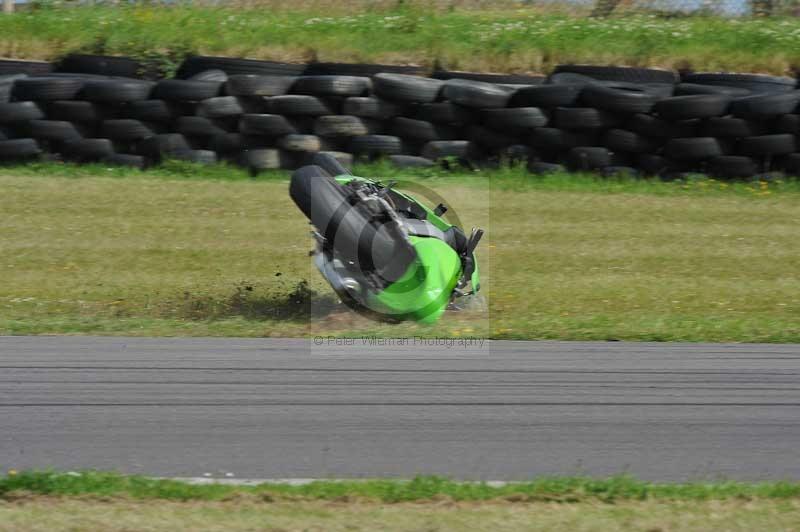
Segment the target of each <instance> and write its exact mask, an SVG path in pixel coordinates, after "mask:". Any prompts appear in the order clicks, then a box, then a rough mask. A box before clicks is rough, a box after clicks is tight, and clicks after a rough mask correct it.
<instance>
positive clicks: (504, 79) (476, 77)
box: [431, 70, 547, 85]
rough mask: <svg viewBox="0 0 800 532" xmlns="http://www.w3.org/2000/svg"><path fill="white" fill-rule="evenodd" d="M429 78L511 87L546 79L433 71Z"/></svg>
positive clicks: (534, 83)
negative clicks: (464, 80)
mask: <svg viewBox="0 0 800 532" xmlns="http://www.w3.org/2000/svg"><path fill="white" fill-rule="evenodd" d="M431 77H432V78H433V79H441V80H445V81H446V80H449V79H467V80H471V81H483V82H484V83H495V84H511V85H541V84H543V83H544V82H545V81H546V79H547V77H546V76H537V75H525V74H485V73H482V72H460V71H451V70H435V71H434V72H433V73H432V74H431Z"/></svg>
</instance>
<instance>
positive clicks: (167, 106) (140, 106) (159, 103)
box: [125, 100, 181, 122]
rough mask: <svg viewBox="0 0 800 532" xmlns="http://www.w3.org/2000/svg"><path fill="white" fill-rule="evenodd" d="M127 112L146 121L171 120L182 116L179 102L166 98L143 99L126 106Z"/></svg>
mask: <svg viewBox="0 0 800 532" xmlns="http://www.w3.org/2000/svg"><path fill="white" fill-rule="evenodd" d="M125 114H126V115H127V116H128V117H130V118H135V119H136V120H143V121H145V122H171V121H172V120H174V119H175V118H177V117H178V116H180V114H181V109H180V107H179V106H178V105H177V104H175V103H172V102H167V101H164V100H142V101H138V102H131V103H130V104H129V105H128V106H126V107H125Z"/></svg>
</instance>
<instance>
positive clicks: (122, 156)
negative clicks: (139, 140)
mask: <svg viewBox="0 0 800 532" xmlns="http://www.w3.org/2000/svg"><path fill="white" fill-rule="evenodd" d="M103 162H104V163H105V164H110V165H113V166H130V167H132V168H139V169H140V170H143V169H145V168H147V167H148V166H149V164H148V161H147V159H146V158H145V157H142V156H141V155H132V154H129V153H112V154H111V155H109V156H108V157H106V158H104V159H103Z"/></svg>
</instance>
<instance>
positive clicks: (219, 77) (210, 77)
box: [187, 68, 228, 83]
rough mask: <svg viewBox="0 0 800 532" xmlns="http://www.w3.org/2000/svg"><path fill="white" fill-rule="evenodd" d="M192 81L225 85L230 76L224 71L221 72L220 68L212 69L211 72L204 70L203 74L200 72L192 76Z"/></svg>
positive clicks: (190, 78)
mask: <svg viewBox="0 0 800 532" xmlns="http://www.w3.org/2000/svg"><path fill="white" fill-rule="evenodd" d="M187 79H189V80H190V81H219V82H221V83H225V82H226V81H228V74H227V73H226V72H225V71H224V70H220V69H218V68H212V69H209V70H203V71H202V72H198V73H197V74H195V75H193V76H190V77H189V78H187Z"/></svg>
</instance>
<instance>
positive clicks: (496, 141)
mask: <svg viewBox="0 0 800 532" xmlns="http://www.w3.org/2000/svg"><path fill="white" fill-rule="evenodd" d="M468 131H469V134H468V135H467V137H468V138H469V140H471V141H472V142H473V143H475V144H478V145H480V146H484V147H486V148H489V149H490V150H501V149H503V148H507V147H508V146H511V145H512V144H517V143H519V142H520V136H517V135H512V134H511V133H513V132H509V134H504V133H499V132H498V131H496V130H494V129H489V128H487V127H483V126H470V127H469V130H468ZM534 131H535V130H534ZM459 136H461V137H463V136H464V135H463V133H459ZM452 138H456V137H455V135H454V136H453V137H452Z"/></svg>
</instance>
